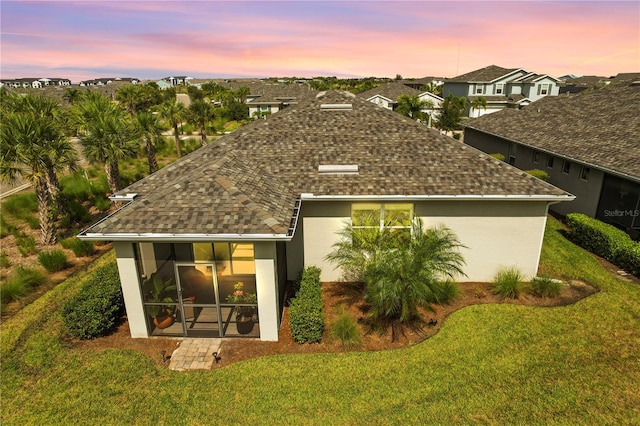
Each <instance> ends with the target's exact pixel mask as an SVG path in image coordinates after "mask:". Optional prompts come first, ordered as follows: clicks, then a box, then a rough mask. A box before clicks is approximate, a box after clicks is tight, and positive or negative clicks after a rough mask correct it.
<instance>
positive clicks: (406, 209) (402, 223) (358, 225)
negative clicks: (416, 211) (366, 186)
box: [351, 203, 413, 234]
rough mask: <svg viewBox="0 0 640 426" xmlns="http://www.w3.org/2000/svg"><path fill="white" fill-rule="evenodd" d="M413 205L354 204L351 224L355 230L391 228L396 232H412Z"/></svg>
mask: <svg viewBox="0 0 640 426" xmlns="http://www.w3.org/2000/svg"><path fill="white" fill-rule="evenodd" d="M412 220H413V205H412V204H395V203H394V204H377V203H376V204H374V203H371V204H369V203H366V204H365V203H362V204H353V205H352V207H351V223H352V225H353V227H354V229H373V228H376V229H382V228H390V229H391V230H392V231H394V232H408V233H409V234H410V232H411V223H412Z"/></svg>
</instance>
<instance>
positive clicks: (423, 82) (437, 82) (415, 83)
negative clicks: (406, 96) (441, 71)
mask: <svg viewBox="0 0 640 426" xmlns="http://www.w3.org/2000/svg"><path fill="white" fill-rule="evenodd" d="M444 81H445V79H444V77H423V78H412V79H405V80H400V83H402V84H404V85H405V86H409V87H411V88H412V89H416V90H420V91H424V90H423V89H424V88H425V87H429V86H442V85H443V84H444Z"/></svg>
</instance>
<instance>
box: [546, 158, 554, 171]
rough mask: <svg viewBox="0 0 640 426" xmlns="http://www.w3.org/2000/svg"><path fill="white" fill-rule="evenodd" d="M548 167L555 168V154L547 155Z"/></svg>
mask: <svg viewBox="0 0 640 426" xmlns="http://www.w3.org/2000/svg"><path fill="white" fill-rule="evenodd" d="M547 167H548V168H550V169H553V156H551V155H547Z"/></svg>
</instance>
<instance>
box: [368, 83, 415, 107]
mask: <svg viewBox="0 0 640 426" xmlns="http://www.w3.org/2000/svg"><path fill="white" fill-rule="evenodd" d="M421 93H423V92H421V91H419V90H418V89H413V88H411V87H409V86H406V85H404V84H402V83H397V82H395V81H392V82H389V83H384V84H381V85H380V86H378V87H374V88H373V89H370V90H367V91H366V92H361V93H359V94H358V96H360V97H361V98H364V99H370V98H372V97H374V96H376V95H380V96H384V97H385V98H387V99H390V100H392V101H394V102H396V101H397V100H398V98H399V97H400V95H408V96H418V95H420V94H421Z"/></svg>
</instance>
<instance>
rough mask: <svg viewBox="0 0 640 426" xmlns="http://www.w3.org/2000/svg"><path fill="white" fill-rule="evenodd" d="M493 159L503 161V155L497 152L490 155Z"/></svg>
mask: <svg viewBox="0 0 640 426" xmlns="http://www.w3.org/2000/svg"><path fill="white" fill-rule="evenodd" d="M490 155H491V156H492V157H493V158H495V159H496V160H500V161H504V154H500V153H499V152H496V153H494V154H490Z"/></svg>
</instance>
